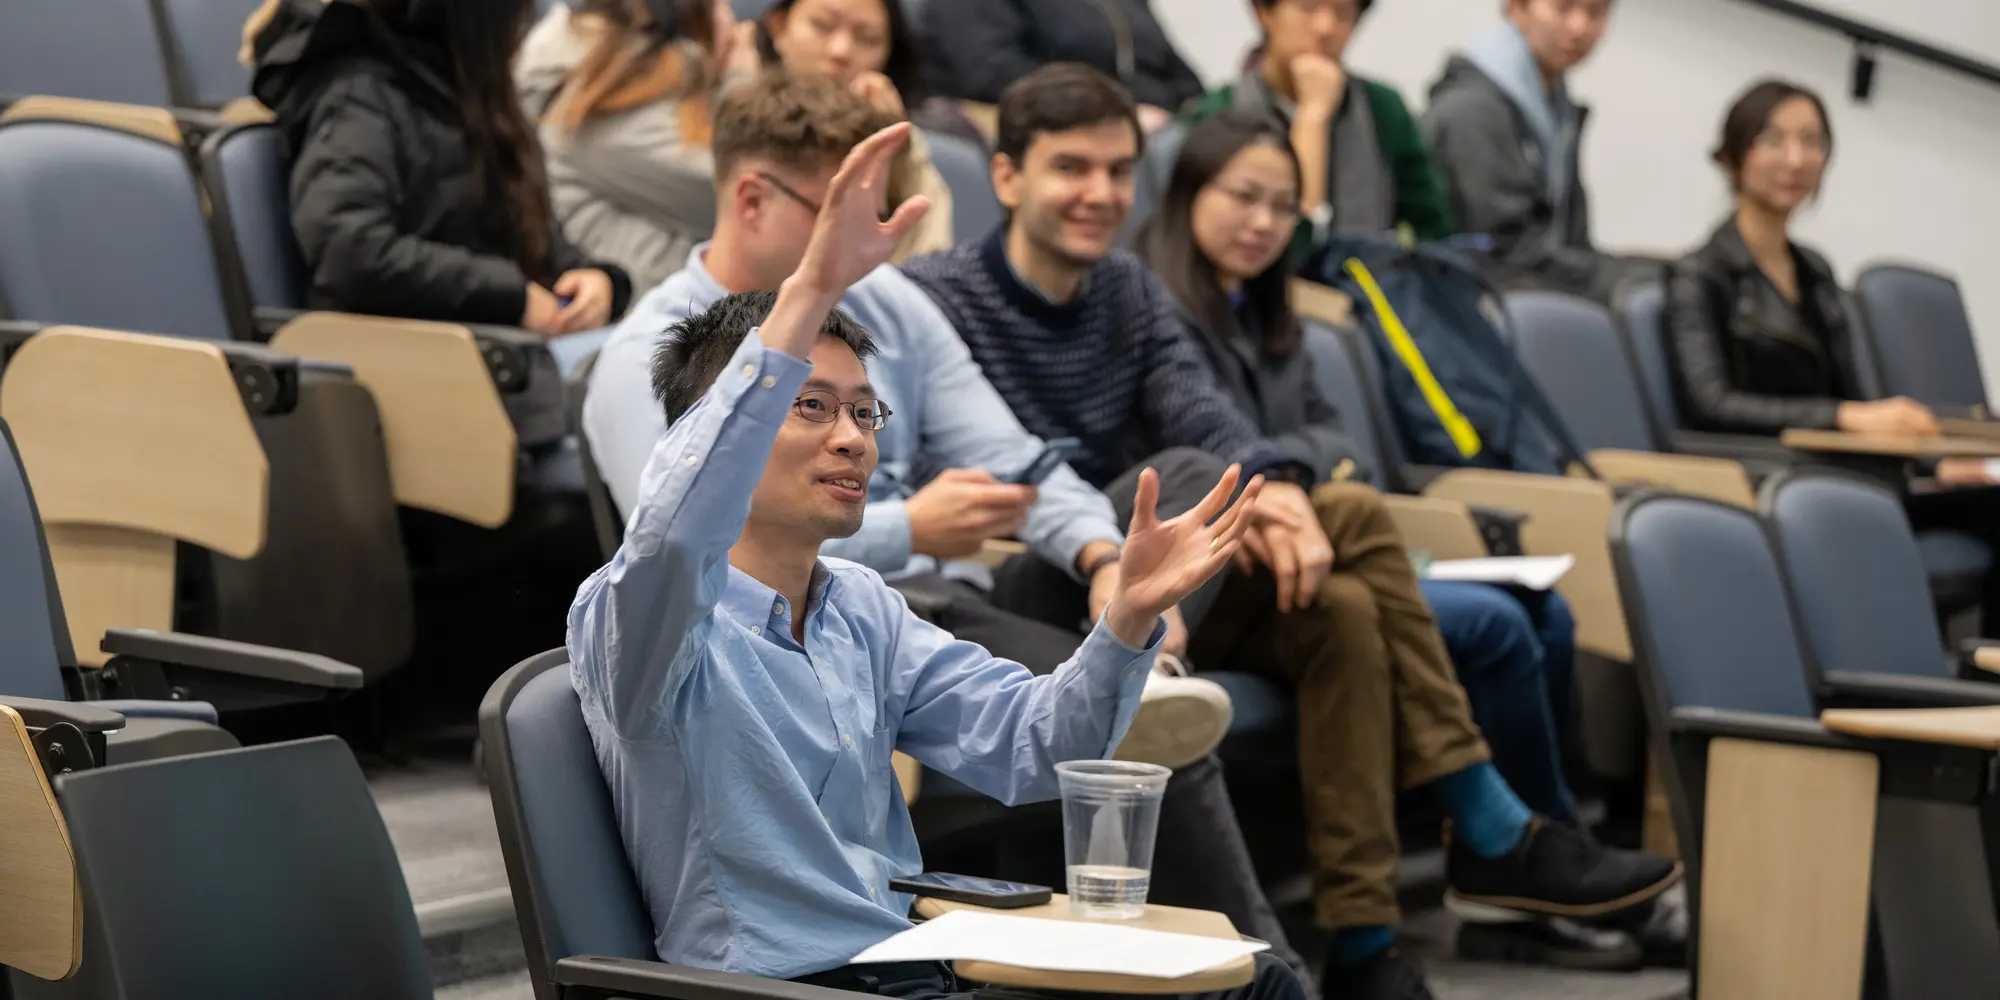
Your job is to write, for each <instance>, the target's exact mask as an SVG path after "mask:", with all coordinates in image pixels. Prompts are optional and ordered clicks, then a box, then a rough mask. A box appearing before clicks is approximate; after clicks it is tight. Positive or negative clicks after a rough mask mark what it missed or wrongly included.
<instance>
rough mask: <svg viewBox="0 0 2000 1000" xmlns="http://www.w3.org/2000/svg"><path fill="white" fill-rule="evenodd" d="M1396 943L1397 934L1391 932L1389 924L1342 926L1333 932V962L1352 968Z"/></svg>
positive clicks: (1345, 967) (1342, 966)
mask: <svg viewBox="0 0 2000 1000" xmlns="http://www.w3.org/2000/svg"><path fill="white" fill-rule="evenodd" d="M1395 943H1396V935H1394V934H1392V933H1390V932H1389V927H1388V925H1387V924H1365V925H1363V926H1360V927H1342V928H1341V929H1339V930H1337V931H1334V932H1333V954H1332V955H1331V956H1329V957H1330V958H1332V959H1333V964H1335V965H1337V966H1340V967H1341V968H1343V969H1351V968H1353V967H1355V966H1357V965H1360V964H1361V963H1363V962H1366V961H1368V960H1369V959H1371V958H1374V957H1375V956H1377V955H1380V954H1382V953H1383V952H1385V951H1388V950H1389V946H1391V945H1393V944H1395Z"/></svg>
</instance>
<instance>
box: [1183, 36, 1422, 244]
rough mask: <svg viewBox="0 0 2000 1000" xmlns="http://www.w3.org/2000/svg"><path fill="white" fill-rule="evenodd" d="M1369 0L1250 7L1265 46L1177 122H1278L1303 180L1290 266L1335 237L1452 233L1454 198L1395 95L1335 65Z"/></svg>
mask: <svg viewBox="0 0 2000 1000" xmlns="http://www.w3.org/2000/svg"><path fill="white" fill-rule="evenodd" d="M1372 2H1373V0H1251V6H1252V8H1253V9H1254V10H1255V11H1256V13H1257V23H1258V24H1259V25H1260V26H1262V28H1263V29H1264V41H1263V44H1262V46H1261V47H1260V48H1259V50H1258V54H1257V55H1256V57H1255V58H1254V59H1253V60H1252V62H1251V64H1250V66H1249V67H1248V68H1247V69H1245V70H1244V72H1243V76H1242V77H1241V78H1239V79H1238V80H1237V81H1236V82H1235V83H1232V84H1228V85H1226V86H1224V87H1221V88H1219V89H1216V90H1213V91H1210V92H1209V93H1208V94H1206V95H1204V96H1202V97H1201V98H1199V99H1198V100H1196V101H1194V102H1193V103H1192V104H1190V105H1189V106H1188V107H1187V109H1186V110H1185V112H1184V113H1183V114H1182V119H1183V121H1184V122H1186V124H1188V125H1190V126H1192V125H1194V124H1196V123H1198V122H1200V121H1203V120H1205V119H1207V118H1210V117H1212V116H1214V115H1217V114H1220V113H1221V112H1223V111H1225V110H1228V109H1230V108H1239V109H1243V110H1248V111H1252V112H1258V113H1262V114H1267V115H1275V116H1277V117H1278V119H1279V120H1281V121H1283V122H1284V123H1285V125H1286V127H1287V128H1288V130H1289V131H1290V134H1291V138H1292V148H1293V149H1294V150H1296V151H1297V152H1298V157H1299V167H1300V169H1301V171H1303V174H1304V190H1303V191H1302V192H1301V194H1302V196H1303V197H1302V198H1301V201H1300V207H1301V209H1302V210H1303V212H1304V219H1303V221H1301V222H1300V224H1299V229H1298V232H1297V233H1295V234H1294V235H1293V244H1294V250H1295V251H1296V252H1297V253H1298V256H1297V257H1296V258H1294V259H1297V260H1305V259H1306V251H1308V250H1310V249H1311V246H1312V244H1314V243H1316V242H1318V241H1320V240H1323V239H1324V238H1325V237H1326V236H1327V235H1328V234H1330V233H1333V232H1335V231H1339V230H1348V231H1365V232H1377V233H1379V232H1385V231H1389V230H1396V229H1400V228H1401V227H1402V226H1404V225H1408V226H1409V227H1410V229H1411V230H1412V231H1414V233H1415V235H1416V237H1417V239H1419V240H1438V239H1443V238H1445V237H1447V236H1450V235H1452V234H1453V233H1455V232H1457V229H1458V227H1457V224H1456V223H1455V222H1453V220H1452V215H1451V197H1450V195H1449V193H1448V192H1447V191H1446V190H1445V186H1444V181H1443V180H1442V179H1441V178H1440V177H1439V175H1438V172H1437V167H1436V165H1435V164H1433V163H1432V162H1431V156H1430V152H1429V150H1427V149H1425V148H1424V139H1423V133H1422V131H1421V130H1420V129H1419V128H1418V125H1417V120H1416V118H1415V116H1413V115H1411V114H1410V109H1409V108H1408V107H1407V106H1405V105H1404V104H1403V98H1402V96H1401V95H1399V94H1397V93H1396V90H1395V88H1393V87H1390V86H1389V85H1388V84H1385V83H1381V82H1378V81H1375V80H1369V79H1365V78H1363V77H1360V76H1355V75H1353V74H1350V73H1348V72H1347V69H1346V67H1344V66H1343V65H1341V56H1342V54H1344V53H1345V52H1346V51H1347V43H1348V41H1349V40H1351V39H1352V38H1353V37H1354V28H1355V25H1356V24H1358V23H1359V22H1360V20H1361V16H1362V15H1363V14H1365V13H1367V12H1368V8H1369V7H1370V6H1371V4H1372Z"/></svg>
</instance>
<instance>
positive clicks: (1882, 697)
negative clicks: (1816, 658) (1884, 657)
mask: <svg viewBox="0 0 2000 1000" xmlns="http://www.w3.org/2000/svg"><path fill="white" fill-rule="evenodd" d="M1820 680H1821V682H1822V683H1824V684H1825V685H1826V688H1827V692H1828V695H1829V701H1832V702H1835V703H1837V704H1838V705H1839V706H1840V707H1844V708H1972V707H1977V706H1980V705H2000V687H1996V686H1994V685H1992V684H1981V683H1979V682H1977V681H1961V680H1954V679H1952V678H1948V677H1917V676H1911V675H1908V674H1868V673H1860V672H1857V671H1852V670H1834V671H1829V672H1828V673H1827V674H1825V675H1824V676H1823V677H1821V678H1820Z"/></svg>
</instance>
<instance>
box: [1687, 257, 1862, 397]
mask: <svg viewBox="0 0 2000 1000" xmlns="http://www.w3.org/2000/svg"><path fill="white" fill-rule="evenodd" d="M1729 301H1730V292H1729V289H1728V288H1726V287H1724V286H1723V284H1722V282H1721V281H1720V279H1718V278H1717V277H1715V276H1714V275H1712V274H1710V273H1708V272H1707V271H1706V270H1705V269H1704V268H1703V267H1702V265H1701V262H1700V260H1699V258H1698V257H1690V258H1686V259H1683V260H1682V261H1680V262H1679V263H1677V264H1675V265H1674V267H1673V271H1672V272H1671V274H1670V275H1669V277H1668V281H1667V324H1668V335H1669V336H1670V337H1671V338H1672V345H1673V352H1674V370H1675V371H1674V373H1675V376H1676V378H1678V379H1679V383H1680V390H1681V405H1682V406H1684V407H1686V409H1687V417H1688V420H1689V422H1690V423H1692V424H1693V425H1694V426H1695V427H1697V428H1699V429H1701V430H1708V431H1722V432H1727V433H1738V434H1772V435H1775V434H1777V433H1779V432H1781V431H1783V430H1784V429H1785V428H1787V427H1805V428H1816V429H1826V428H1831V427H1833V426H1835V424H1836V421H1837V420H1838V417H1839V413H1840V401H1839V400H1837V399H1832V398H1830V397H1818V396H1763V395H1758V394H1756V393H1751V392H1744V391H1742V390H1741V389H1738V388H1737V387H1736V386H1735V385H1734V384H1733V383H1732V382H1731V381H1730V376H1729V366H1728V364H1727V362H1726V361H1725V359H1724V356H1723V336H1724V332H1723V331H1722V330H1721V329H1719V328H1718V327H1717V325H1716V324H1717V319H1716V315H1717V311H1718V310H1717V306H1718V304H1719V303H1727V302H1729Z"/></svg>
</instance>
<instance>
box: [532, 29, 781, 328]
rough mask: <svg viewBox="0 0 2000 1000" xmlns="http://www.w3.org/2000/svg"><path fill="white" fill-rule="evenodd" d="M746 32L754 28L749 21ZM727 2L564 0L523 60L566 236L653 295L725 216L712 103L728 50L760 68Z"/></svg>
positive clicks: (730, 56)
mask: <svg viewBox="0 0 2000 1000" xmlns="http://www.w3.org/2000/svg"><path fill="white" fill-rule="evenodd" d="M746 32H747V26H746ZM744 34H745V32H738V31H737V30H736V28H735V23H734V20H733V18H731V17H730V15H729V5H728V4H727V3H726V2H725V3H716V4H715V5H714V6H713V7H710V6H708V0H580V2H579V3H578V4H577V7H576V9H575V10H574V11H572V10H571V9H570V8H568V7H564V6H562V5H561V4H557V5H555V6H554V7H553V8H552V9H551V10H550V11H549V13H548V14H547V15H546V16H544V17H543V18H542V20H541V22H540V23H538V24H536V25H535V28H534V30H533V31H531V32H529V34H528V38H527V40H526V41H525V42H523V43H522V45H521V50H520V53H519V55H518V56H517V57H516V60H515V66H514V78H515V83H516V85H517V86H518V87H519V88H520V91H521V97H522V100H523V101H524V102H525V103H526V104H527V108H528V113H529V114H530V115H531V116H532V117H533V118H534V119H535V120H536V121H538V122H539V123H540V126H539V127H540V132H541V140H542V149H543V151H544V153H545V155H546V156H547V158H548V175H549V191H550V197H551V200H552V201H553V202H554V205H555V211H556V218H557V219H559V220H560V221H561V223H562V227H563V234H564V235H565V236H567V237H569V239H570V240H571V241H572V242H574V243H576V244H577V245H578V246H580V247H582V248H584V250H585V252H587V253H589V254H590V255H592V256H593V257H596V258H598V259H601V260H607V261H611V262H612V263H615V264H617V265H619V266H620V267H623V268H624V269H625V271H626V273H628V274H630V275H631V277H632V286H633V288H634V290H635V291H638V292H641V293H643V292H644V291H646V290H647V289H650V288H652V287H653V286H654V285H657V284H659V283H660V282H661V281H664V280H666V278H667V276H668V275H671V274H673V273H674V272H676V271H678V270H680V269H681V265H682V264H684V263H686V261H687V255H688V251H689V250H690V249H691V248H693V247H694V245H695V244H697V243H699V242H701V241H702V240H705V239H707V238H708V235H709V231H710V229H711V228H712V227H713V226H714V224H715V177H714V175H715V161H714V158H713V157H712V156H711V155H710V151H709V126H710V120H709V108H710V105H711V103H712V101H713V98H714V95H715V93H716V92H717V91H718V90H719V89H720V87H721V81H722V77H723V67H724V65H725V60H727V61H728V63H729V65H731V66H733V67H739V68H740V67H745V66H750V67H754V66H755V65H756V62H755V60H756V53H755V51H754V49H753V48H752V47H751V46H749V45H747V44H745V45H733V44H731V43H732V35H737V36H741V35H744Z"/></svg>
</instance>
